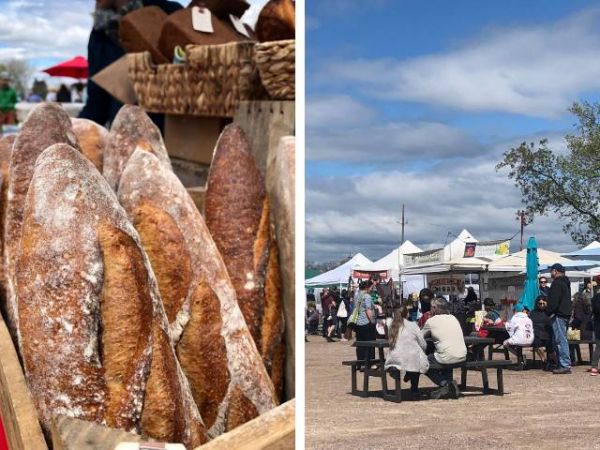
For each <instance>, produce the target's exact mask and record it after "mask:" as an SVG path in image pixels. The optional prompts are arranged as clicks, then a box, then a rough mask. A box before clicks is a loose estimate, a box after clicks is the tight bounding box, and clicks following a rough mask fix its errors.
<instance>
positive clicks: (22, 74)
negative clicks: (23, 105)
mask: <svg viewBox="0 0 600 450" xmlns="http://www.w3.org/2000/svg"><path fill="white" fill-rule="evenodd" d="M0 72H6V73H7V74H8V77H9V78H10V81H12V83H13V87H14V88H15V90H16V91H17V93H18V94H19V96H20V97H21V98H25V96H26V95H27V84H28V83H29V78H30V77H31V74H32V68H31V66H30V65H29V63H28V62H27V61H26V60H24V59H7V60H5V61H2V62H1V63H0Z"/></svg>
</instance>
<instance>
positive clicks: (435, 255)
mask: <svg viewBox="0 0 600 450" xmlns="http://www.w3.org/2000/svg"><path fill="white" fill-rule="evenodd" d="M443 260H444V249H443V248H436V249H435V250H426V251H424V252H419V253H407V254H405V255H404V264H405V265H406V266H419V265H421V264H437V263H441V262H442V261H443Z"/></svg>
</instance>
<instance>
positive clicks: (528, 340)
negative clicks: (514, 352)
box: [503, 303, 534, 350]
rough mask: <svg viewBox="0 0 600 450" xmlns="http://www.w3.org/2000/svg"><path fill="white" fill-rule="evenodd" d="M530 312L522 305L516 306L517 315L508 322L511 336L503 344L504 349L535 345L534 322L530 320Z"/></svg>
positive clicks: (507, 328) (507, 325) (507, 326)
mask: <svg viewBox="0 0 600 450" xmlns="http://www.w3.org/2000/svg"><path fill="white" fill-rule="evenodd" d="M528 313H529V311H528V310H527V308H525V306H523V305H522V304H521V303H519V304H517V305H515V314H514V315H513V316H512V318H511V319H510V320H509V321H508V322H506V325H505V326H506V331H508V335H509V336H510V337H509V338H508V339H506V340H505V341H504V343H503V345H504V347H506V348H507V349H509V350H511V346H512V347H528V346H530V345H531V344H533V338H534V334H533V322H532V321H531V319H530V318H529V314H528Z"/></svg>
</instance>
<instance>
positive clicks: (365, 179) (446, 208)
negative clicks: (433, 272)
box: [306, 139, 575, 261]
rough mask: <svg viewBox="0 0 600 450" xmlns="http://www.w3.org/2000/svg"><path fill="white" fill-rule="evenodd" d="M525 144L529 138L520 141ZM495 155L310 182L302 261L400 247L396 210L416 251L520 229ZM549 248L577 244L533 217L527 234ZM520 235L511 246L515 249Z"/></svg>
mask: <svg viewBox="0 0 600 450" xmlns="http://www.w3.org/2000/svg"><path fill="white" fill-rule="evenodd" d="M524 140H528V139H524ZM499 158H500V157H499V156H498V155H494V156H493V157H484V156H481V157H479V158H473V159H468V160H467V159H460V160H453V161H451V160H447V161H445V162H442V163H439V164H437V165H436V166H434V167H433V168H432V169H431V170H428V171H427V172H416V171H413V172H411V171H407V170H392V171H389V170H388V171H384V170H382V171H380V172H373V173H368V174H365V175H361V176H354V177H338V178H331V177H330V178H310V179H309V180H307V192H306V205H307V206H306V257H307V259H308V260H311V261H315V260H316V261H327V260H336V259H339V258H340V257H341V256H345V255H346V254H348V253H356V252H359V251H360V252H362V253H364V254H365V255H367V256H369V257H372V258H378V257H381V256H383V255H384V254H386V253H388V252H389V251H391V250H392V249H393V248H394V247H395V246H397V245H399V241H400V233H401V225H400V210H401V206H402V204H403V203H404V204H405V210H406V220H407V222H408V224H407V225H406V230H405V236H406V238H407V239H410V240H411V241H412V242H414V243H415V244H417V245H419V246H421V247H422V248H433V247H436V246H441V245H443V244H444V239H445V238H446V237H447V234H448V232H452V233H453V234H455V235H456V234H458V233H459V232H460V231H461V230H462V229H463V228H466V229H468V230H469V231H470V232H471V233H473V235H474V236H475V237H476V238H477V239H479V240H491V239H503V238H508V237H511V236H513V235H514V234H515V233H517V232H518V231H519V223H518V221H517V220H516V218H515V215H516V212H517V211H518V210H519V209H522V205H521V197H520V194H519V191H518V190H517V189H516V188H515V187H514V186H513V184H512V181H510V180H509V179H508V178H507V176H506V173H503V172H500V173H497V172H496V170H495V165H496V162H497V160H499ZM530 235H535V236H536V238H537V240H538V244H539V245H540V246H541V247H543V248H546V249H549V250H556V251H568V250H571V249H573V248H574V247H575V246H574V244H573V243H572V241H571V239H570V237H569V236H567V235H565V234H564V233H563V232H562V223H561V222H559V221H558V220H557V219H556V218H555V217H554V216H549V217H537V218H536V219H535V221H534V223H533V224H531V225H530V226H528V227H527V228H526V232H525V243H526V241H527V238H528V237H529V236H530ZM518 246H519V237H518V236H517V237H516V238H515V239H514V240H513V241H512V243H511V248H512V249H513V250H515V249H516V250H518Z"/></svg>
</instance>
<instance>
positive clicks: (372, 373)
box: [342, 336, 512, 402]
mask: <svg viewBox="0 0 600 450" xmlns="http://www.w3.org/2000/svg"><path fill="white" fill-rule="evenodd" d="M426 340H427V341H428V342H433V340H432V339H431V338H428V339H426ZM464 340H465V345H467V346H472V347H473V356H474V358H475V360H474V361H465V362H461V363H459V364H454V365H451V366H442V365H440V364H437V365H436V364H435V363H430V368H434V369H440V368H443V367H450V368H460V369H461V388H462V389H466V381H467V370H477V371H480V372H481V374H482V381H483V391H484V393H496V394H498V395H504V383H503V378H502V369H503V368H504V367H506V366H508V365H512V362H511V361H489V360H485V359H484V357H483V355H484V349H485V347H486V346H490V345H493V344H494V342H495V341H494V339H492V338H481V337H478V336H464ZM352 345H353V346H354V347H362V348H368V349H371V348H373V349H376V350H377V355H376V357H375V359H371V355H370V353H371V352H366V357H365V360H353V361H343V362H342V364H343V365H345V366H350V367H351V383H352V394H353V395H357V396H359V397H368V396H369V395H370V394H371V392H370V391H369V378H371V377H373V378H379V379H380V380H381V386H382V390H383V398H384V399H385V400H390V401H395V402H400V401H401V398H402V396H401V377H400V372H399V371H398V370H396V369H389V370H386V369H385V352H384V349H385V348H388V347H389V346H390V344H389V342H388V341H387V340H386V339H378V340H375V341H356V342H354V344H352ZM488 368H495V369H497V376H498V378H497V381H498V387H497V389H495V390H493V389H490V387H489V382H488V377H487V369H488ZM359 371H362V372H363V376H364V378H363V389H362V390H359V389H358V387H357V384H358V383H357V373H358V372H359ZM388 373H389V374H390V375H391V376H392V378H393V379H394V381H395V387H394V390H393V391H390V389H389V388H388V380H387V375H388Z"/></svg>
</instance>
